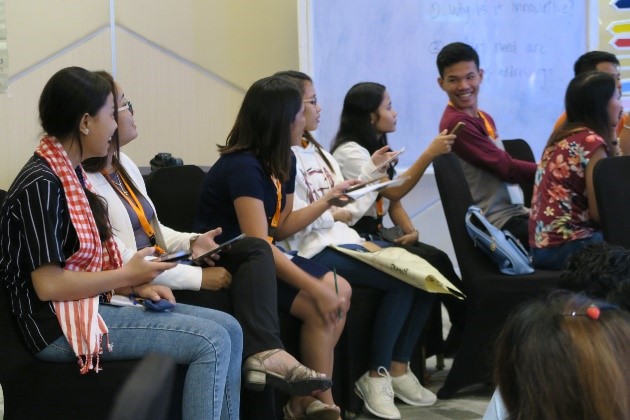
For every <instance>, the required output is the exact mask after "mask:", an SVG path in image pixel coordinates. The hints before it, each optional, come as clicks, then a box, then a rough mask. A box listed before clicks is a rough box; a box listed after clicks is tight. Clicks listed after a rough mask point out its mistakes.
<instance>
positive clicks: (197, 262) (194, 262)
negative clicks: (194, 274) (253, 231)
mask: <svg viewBox="0 0 630 420" xmlns="http://www.w3.org/2000/svg"><path fill="white" fill-rule="evenodd" d="M245 236H247V235H245V234H244V233H241V234H240V235H238V236H237V237H235V238H232V239H230V240H228V241H225V242H223V243H222V244H221V245H219V246H218V247H216V248H214V249H213V250H211V251H208V252H206V253H205V254H203V255H200V256H198V257H197V258H194V259H193V260H192V265H200V266H203V265H205V262H204V260H205V259H206V258H208V257H209V256H211V255H213V254H216V253H219V252H221V251H223V250H224V249H225V248H228V247H229V246H230V245H232V244H233V243H234V242H236V241H238V240H241V239H243V238H244V237H245Z"/></svg>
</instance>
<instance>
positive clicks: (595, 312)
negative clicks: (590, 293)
mask: <svg viewBox="0 0 630 420" xmlns="http://www.w3.org/2000/svg"><path fill="white" fill-rule="evenodd" d="M610 307H611V308H614V306H613V305H610ZM603 309H609V308H608V307H607V306H604V307H603ZM562 315H564V316H587V317H589V318H591V319H593V320H598V319H599V316H600V315H601V310H600V308H599V307H598V306H597V305H590V306H589V307H588V308H586V311H584V313H580V312H577V311H571V312H565V313H563V314H562Z"/></svg>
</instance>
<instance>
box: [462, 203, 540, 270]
mask: <svg viewBox="0 0 630 420" xmlns="http://www.w3.org/2000/svg"><path fill="white" fill-rule="evenodd" d="M466 230H467V231H468V234H469V235H470V237H471V238H472V240H473V242H474V243H475V246H478V247H479V248H481V250H482V251H483V252H485V253H486V254H488V255H489V256H490V258H492V260H493V261H494V262H496V263H497V264H498V265H499V271H500V272H502V273H503V274H509V275H512V276H516V275H520V274H531V273H533V272H534V267H533V266H532V260H531V258H530V256H529V254H528V253H527V251H526V250H525V248H524V247H523V245H522V244H521V243H520V241H519V240H518V239H516V238H515V237H514V235H512V233H510V232H509V231H507V230H501V229H499V228H497V227H495V226H494V225H493V224H492V223H490V222H489V221H488V220H487V219H486V218H485V217H484V215H483V214H482V213H481V209H480V208H479V207H477V206H470V207H468V211H467V212H466Z"/></svg>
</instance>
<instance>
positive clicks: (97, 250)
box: [35, 137, 122, 374]
mask: <svg viewBox="0 0 630 420" xmlns="http://www.w3.org/2000/svg"><path fill="white" fill-rule="evenodd" d="M35 152H36V153H37V154H38V155H40V156H41V157H43V158H44V159H45V160H46V162H48V164H49V165H50V167H51V168H52V170H53V172H55V174H56V175H57V176H58V177H59V179H60V180H61V184H62V185H63V189H64V192H65V195H66V200H67V202H68V211H69V213H70V221H71V222H72V225H73V226H74V229H75V230H76V232H77V236H78V238H79V250H78V251H77V252H76V253H74V254H72V255H71V256H70V257H69V258H68V259H67V260H66V266H65V268H66V269H67V270H72V271H105V270H113V269H116V268H118V267H120V266H121V261H122V258H121V256H120V252H119V250H118V247H117V246H116V242H115V241H114V239H113V238H111V237H110V238H108V239H107V240H106V241H105V242H104V243H102V242H101V240H100V237H99V234H98V229H97V227H96V222H95V221H94V216H93V215H92V211H91V210H90V204H89V203H88V200H87V197H86V196H85V192H84V191H83V187H82V186H81V182H80V181H79V178H78V177H77V174H76V173H75V171H74V168H73V166H72V162H71V161H70V158H69V157H68V154H67V153H66V151H65V149H64V148H63V147H62V146H61V144H60V143H59V142H58V141H57V140H56V139H54V138H51V137H44V138H42V140H41V142H40V144H39V147H38V148H37V150H36V151H35ZM79 170H80V171H82V172H83V168H82V167H80V169H79ZM83 179H84V181H85V184H86V185H85V187H86V188H87V189H89V190H92V186H91V185H90V184H89V182H88V181H87V178H86V177H85V173H83ZM98 302H99V297H98V296H94V297H91V298H86V299H80V300H74V301H66V302H53V303H54V307H55V312H56V314H57V319H58V320H59V324H60V325H61V329H62V330H63V333H64V335H65V336H66V338H67V339H68V342H69V343H70V345H71V346H72V349H73V350H74V352H75V354H76V355H77V357H78V358H79V366H80V367H81V373H82V374H84V373H87V372H88V371H89V370H94V371H96V372H98V371H99V370H100V366H99V355H100V354H101V353H102V352H103V350H102V348H101V341H102V339H103V335H106V334H107V326H106V325H105V322H104V321H103V319H102V318H101V316H100V315H99V313H98ZM107 347H108V350H109V351H111V350H112V347H111V345H110V344H109V343H108V344H107Z"/></svg>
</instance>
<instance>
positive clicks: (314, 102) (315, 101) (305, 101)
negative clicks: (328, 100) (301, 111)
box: [302, 96, 317, 106]
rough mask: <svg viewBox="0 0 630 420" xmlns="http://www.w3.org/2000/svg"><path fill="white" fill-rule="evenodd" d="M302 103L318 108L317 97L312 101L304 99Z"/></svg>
mask: <svg viewBox="0 0 630 420" xmlns="http://www.w3.org/2000/svg"><path fill="white" fill-rule="evenodd" d="M302 102H304V103H308V104H311V105H313V106H317V96H315V97H314V98H311V99H304V100H303V101H302Z"/></svg>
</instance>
